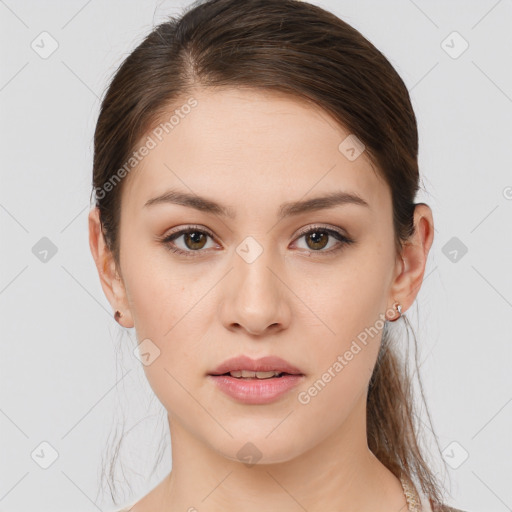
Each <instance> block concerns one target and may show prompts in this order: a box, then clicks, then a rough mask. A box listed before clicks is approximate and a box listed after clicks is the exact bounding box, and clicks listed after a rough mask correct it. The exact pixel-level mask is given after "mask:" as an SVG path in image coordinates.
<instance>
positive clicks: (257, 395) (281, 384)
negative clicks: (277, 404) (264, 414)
mask: <svg viewBox="0 0 512 512" xmlns="http://www.w3.org/2000/svg"><path fill="white" fill-rule="evenodd" d="M209 377H210V378H211V379H213V380H214V382H215V384H217V386H219V388H220V389H221V391H223V392H224V393H226V395H228V396H230V397H231V398H234V399H235V400H238V401H239V402H242V403H244V404H251V405H258V404H268V403H271V402H274V401H275V400H277V399H278V398H279V397H281V396H282V395H284V394H285V393H287V392H288V391H290V390H291V389H292V388H294V387H295V386H296V385H297V384H298V383H299V382H300V381H301V380H302V379H303V378H304V375H283V376H282V377H272V378H271V379H237V378H236V377H230V376H229V375H209Z"/></svg>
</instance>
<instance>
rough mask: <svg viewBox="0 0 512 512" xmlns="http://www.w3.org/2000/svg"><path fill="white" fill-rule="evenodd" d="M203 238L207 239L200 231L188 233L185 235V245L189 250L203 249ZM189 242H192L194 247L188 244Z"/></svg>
mask: <svg viewBox="0 0 512 512" xmlns="http://www.w3.org/2000/svg"><path fill="white" fill-rule="evenodd" d="M201 237H203V238H205V236H204V233H199V232H198V231H193V232H191V233H187V234H186V235H185V243H186V245H187V246H188V248H189V249H201V247H203V246H204V240H203V243H201ZM189 241H192V246H191V245H190V244H189V243H188V242H189Z"/></svg>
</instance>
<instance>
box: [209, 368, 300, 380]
mask: <svg viewBox="0 0 512 512" xmlns="http://www.w3.org/2000/svg"><path fill="white" fill-rule="evenodd" d="M210 375H211V376H214V377H215V376H216V377H218V376H224V377H233V378H235V379H240V380H267V379H280V378H282V377H284V376H285V375H302V373H288V372H279V371H270V372H251V371H248V370H238V371H232V372H226V373H221V374H218V373H217V374H215V373H211V374H210Z"/></svg>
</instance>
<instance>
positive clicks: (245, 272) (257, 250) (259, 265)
mask: <svg viewBox="0 0 512 512" xmlns="http://www.w3.org/2000/svg"><path fill="white" fill-rule="evenodd" d="M233 257H234V260H233V267H234V269H233V271H232V272H231V279H232V283H231V290H232V294H231V300H230V302H229V307H228V308H227V310H225V312H224V315H225V316H224V318H223V321H224V322H225V323H228V324H230V325H233V324H237V325H240V326H242V327H244V328H245V329H246V330H248V331H249V332H251V333H261V332H263V331H264V330H265V329H266V328H267V327H270V326H271V325H274V324H278V325H280V326H281V327H283V326H284V325H285V324H287V322H288V320H289V308H288V304H287V303H286V293H285V290H283V284H282V283H281V282H280V280H279V279H277V277H276V276H275V274H279V270H278V269H279V268H280V265H279V263H278V261H277V259H276V258H275V257H274V252H273V251H272V249H270V248H266V247H264V246H263V244H262V243H260V242H259V241H258V240H256V239H255V238H254V237H251V236H248V237H246V238H245V239H244V240H243V241H242V242H241V243H240V244H239V245H238V246H237V248H236V254H234V255H233Z"/></svg>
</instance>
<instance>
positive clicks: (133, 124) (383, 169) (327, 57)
mask: <svg viewBox="0 0 512 512" xmlns="http://www.w3.org/2000/svg"><path fill="white" fill-rule="evenodd" d="M222 86H225V87H250V88H257V89H265V90H269V89H271V90H274V91H279V92H284V93H286V94H289V95H292V96H295V97H296V98H301V99H303V100H306V101H308V102H311V103H313V104H315V105H316V106H319V107H321V108H322V109H323V110H324V111H326V112H327V113H329V114H331V115H332V116H333V117H334V118H335V119H336V120H337V121H338V122H339V123H340V125H341V126H343V127H345V128H346V129H348V131H349V132H350V133H351V134H355V135H356V136H357V137H358V138H359V139H360V140H361V141H362V142H363V143H364V145H365V146H366V155H367V156H368V157H369V159H370V161H371V163H372V166H373V165H374V166H375V167H374V170H375V168H376V169H377V171H376V172H378V173H379V174H380V175H381V176H382V177H383V178H384V180H385V182H386V183H387V184H388V185H389V187H390V190H391V196H392V205H393V224H394V232H395V240H394V242H395V245H396V250H397V253H400V251H401V248H402V244H403V243H404V242H406V241H407V240H408V239H409V237H410V236H411V235H412V234H413V233H414V223H413V214H414V209H415V203H414V200H415V196H416V193H417V191H418V189H419V172H418V159H417V157H418V132H417V126H416V118H415V114H414V111H413V108H412V105H411V101H410V97H409V93H408V90H407V88H406V86H405V84H404V83H403V81H402V79H401V78H400V76H399V75H398V73H397V72H396V71H395V69H394V68H393V66H392V65H391V64H390V62H389V61H388V60H387V59H386V58H385V57H384V55H383V54H382V53H381V52H380V51H379V50H378V49H377V48H375V46H373V45H372V44H371V43H370V42H369V41H368V40H367V39H365V37H363V35H361V33H360V32H358V31H357V30H356V29H354V28H353V27H351V26H350V25H348V24H347V23H345V22H344V21H342V20H341V19H339V18H338V17H337V16H335V15H334V14H332V13H330V12H328V11H325V10H323V9H322V8H320V7H317V6H315V5H312V4H309V3H307V2H303V1H298V0H280V1H276V0H208V1H204V0H201V1H199V2H195V3H194V4H193V5H192V6H190V7H189V8H188V9H187V10H186V11H185V12H184V14H183V15H182V16H180V17H179V18H176V19H175V18H171V19H169V20H168V21H166V22H165V23H162V24H160V25H159V26H157V27H156V28H154V30H153V31H152V32H151V33H150V34H149V35H148V36H147V37H146V38H145V39H144V40H143V41H142V43H141V44H140V45H139V46H138V47H137V48H136V49H135V50H134V51H133V52H132V53H131V54H130V55H129V56H128V57H127V58H126V59H125V60H124V62H123V63H122V65H121V66H120V68H119V69H118V71H117V73H116V74H115V76H114V77H113V79H112V81H111V83H110V85H109V87H108V90H107V92H106V95H105V97H104V99H103V102H102V105H101V111H100V114H99V119H98V122H97V127H96V132H95V137H94V168H93V187H94V191H95V192H96V206H97V207H98V208H99V210H100V218H101V223H102V230H103V233H104V236H105V240H106V243H107V245H108V247H109V248H110V250H111V251H112V253H113V255H114V258H115V260H116V263H117V264H119V261H120V260H119V257H120V253H119V240H118V227H119V218H120V205H121V192H122V188H123V182H124V181H125V180H121V181H120V182H119V184H116V185H117V186H114V184H113V182H112V178H113V177H114V174H115V173H116V171H118V169H120V168H121V167H122V166H123V165H124V164H125V162H127V161H128V160H129V159H130V155H132V153H133V151H134V149H135V148H136V147H137V144H140V141H141V140H142V138H143V137H144V136H147V134H148V133H149V131H150V130H151V129H152V128H153V127H154V126H155V125H156V124H157V123H158V122H159V120H161V119H162V117H163V116H164V115H165V114H166V113H168V112H170V110H171V105H176V104H177V102H178V100H179V99H180V98H185V97H186V96H187V95H191V94H193V91H194V89H196V88H199V87H222ZM123 174H126V173H123ZM109 180H110V181H109ZM108 183H111V184H112V186H110V187H108V188H107V187H106V185H107V184H108ZM403 318H404V319H405V320H407V319H406V318H405V317H403ZM406 325H407V323H406ZM415 344H416V338H415ZM405 359H406V357H404V356H402V357H400V354H399V353H398V352H397V351H396V350H394V348H393V340H392V339H391V336H390V333H389V330H388V328H387V324H386V326H385V328H384V331H383V336H382V345H381V349H380V352H379V356H378V359H377V364H376V366H375V369H374V372H373V375H372V378H371V380H370V385H369V389H368V398H367V433H368V445H369V448H370V449H371V451H372V452H373V453H374V454H375V456H376V457H377V458H378V459H379V460H380V461H381V462H382V463H383V464H384V465H385V466H386V467H387V468H389V470H390V471H391V472H393V474H395V475H396V476H397V477H399V476H400V475H401V474H405V476H407V477H408V478H409V479H410V480H411V481H413V482H414V481H416V482H417V483H419V485H420V487H421V489H422V491H423V492H424V493H425V494H426V495H427V496H428V497H429V498H430V500H431V503H432V505H433V508H434V510H437V507H438V506H440V505H441V503H442V499H441V498H442V497H441V490H442V488H441V485H440V484H439V483H438V482H437V480H436V477H435V475H434V474H433V472H432V470H431V469H430V468H429V465H428V464H427V462H426V459H425V458H424V457H423V455H422V453H421V449H420V446H419V441H420V439H419V434H420V429H419V424H418V419H419V418H418V417H417V415H416V412H415V408H414V399H413V393H412V382H411V378H410V376H409V375H408V372H407V365H406V361H405ZM416 368H417V369H418V361H417V357H416ZM418 381H419V382H420V390H421V398H422V400H423V401H425V398H424V394H423V389H422V387H421V380H420V379H419V375H418ZM425 409H426V411H427V416H428V419H429V422H430V423H431V421H430V415H429V414H428V409H427V408H426V407H425ZM435 441H436V445H437V439H435Z"/></svg>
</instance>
